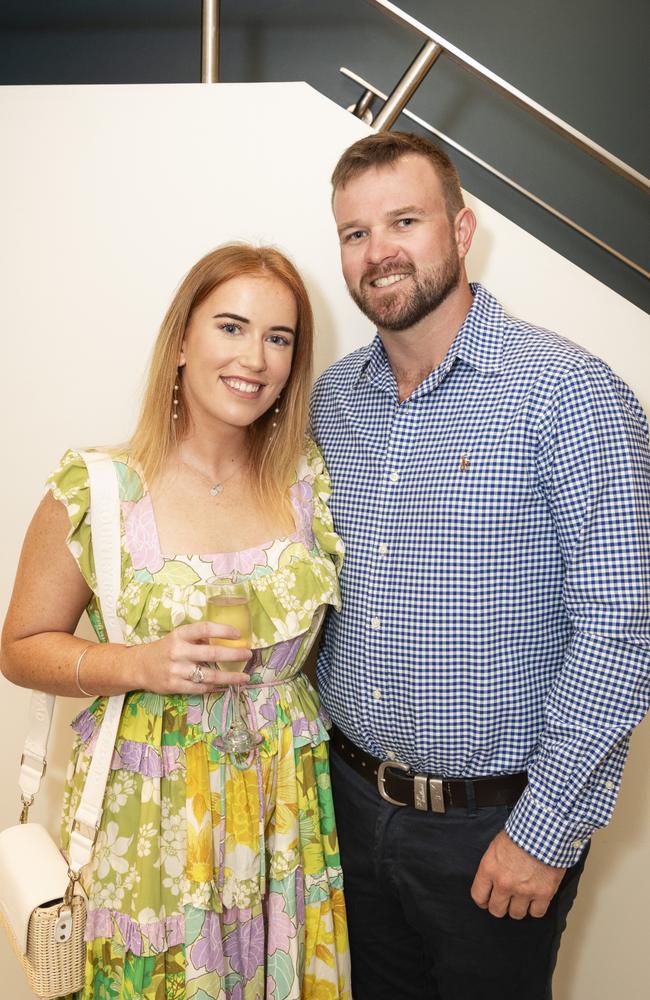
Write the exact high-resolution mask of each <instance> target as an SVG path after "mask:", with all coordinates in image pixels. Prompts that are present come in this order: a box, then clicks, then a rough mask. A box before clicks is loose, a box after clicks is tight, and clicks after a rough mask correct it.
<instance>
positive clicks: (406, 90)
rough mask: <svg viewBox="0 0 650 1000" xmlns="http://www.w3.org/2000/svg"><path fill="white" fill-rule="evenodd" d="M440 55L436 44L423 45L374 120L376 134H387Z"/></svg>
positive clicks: (440, 49) (430, 42)
mask: <svg viewBox="0 0 650 1000" xmlns="http://www.w3.org/2000/svg"><path fill="white" fill-rule="evenodd" d="M441 54H442V46H440V45H438V44H437V43H436V42H432V41H428V42H425V43H424V45H423V46H422V48H421V49H420V51H419V52H418V54H417V56H416V57H415V59H414V60H413V62H412V63H411V65H410V66H409V68H408V69H407V71H406V73H405V74H404V76H403V77H402V79H401V80H400V81H399V83H398V84H397V86H396V87H395V89H394V90H393V92H392V94H390V96H389V97H388V98H387V100H386V103H385V104H384V106H383V108H382V109H381V111H380V112H379V114H378V115H377V117H376V118H375V121H374V127H375V128H376V129H377V131H378V132H387V131H388V130H389V129H390V127H391V125H393V123H394V122H396V121H397V119H398V118H399V116H400V115H401V113H402V111H403V110H404V108H405V107H406V105H407V104H408V102H409V101H410V99H411V97H412V96H413V94H414V93H415V91H416V90H417V89H418V87H419V86H420V84H421V83H422V81H423V80H424V78H425V76H426V75H427V73H428V72H429V70H430V69H431V67H432V66H433V64H434V62H435V61H436V59H437V58H438V56H439V55H441Z"/></svg>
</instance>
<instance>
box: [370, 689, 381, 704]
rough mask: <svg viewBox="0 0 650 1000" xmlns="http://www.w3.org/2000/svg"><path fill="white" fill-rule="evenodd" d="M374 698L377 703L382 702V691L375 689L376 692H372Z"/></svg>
mask: <svg viewBox="0 0 650 1000" xmlns="http://www.w3.org/2000/svg"><path fill="white" fill-rule="evenodd" d="M372 696H373V698H374V699H375V701H381V691H380V690H379V688H375V690H374V691H373V692H372Z"/></svg>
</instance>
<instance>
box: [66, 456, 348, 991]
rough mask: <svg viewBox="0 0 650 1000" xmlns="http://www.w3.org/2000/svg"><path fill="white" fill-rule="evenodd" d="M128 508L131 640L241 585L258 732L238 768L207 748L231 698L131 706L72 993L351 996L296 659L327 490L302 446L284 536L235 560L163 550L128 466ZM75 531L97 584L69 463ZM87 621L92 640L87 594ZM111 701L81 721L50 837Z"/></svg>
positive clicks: (325, 553)
mask: <svg viewBox="0 0 650 1000" xmlns="http://www.w3.org/2000/svg"><path fill="white" fill-rule="evenodd" d="M114 463H115V468H116V470H117V473H118V478H119V488H120V501H121V515H122V516H121V564H122V589H121V593H120V597H119V599H118V605H117V611H118V615H119V617H120V619H121V621H122V625H123V629H124V634H125V641H126V642H127V643H129V644H132V643H140V642H151V641H154V640H156V639H158V638H160V637H161V636H164V635H165V634H166V633H167V632H169V631H170V630H171V629H173V628H175V627H177V626H178V625H182V624H184V623H188V622H193V621H197V620H200V619H202V618H203V616H204V608H205V603H206V594H205V585H206V584H208V583H210V582H214V581H215V580H223V579H224V578H228V579H230V580H232V579H245V580H248V581H249V587H250V592H251V619H252V629H253V641H252V647H253V658H252V660H251V661H250V662H249V665H248V666H247V668H246V669H247V672H248V673H250V674H251V675H252V676H251V684H250V687H249V688H248V689H247V692H246V694H245V695H244V699H245V702H246V703H247V710H248V715H249V719H250V721H251V723H254V725H255V728H256V729H257V731H258V733H259V734H260V736H261V738H262V740H261V743H260V744H259V745H258V747H257V749H256V750H255V751H254V752H251V754H250V755H249V759H248V760H247V761H242V759H241V758H233V759H231V758H230V757H229V756H228V755H227V754H225V753H224V752H222V750H220V749H219V737H220V736H221V734H222V733H223V732H224V730H225V728H227V725H228V723H229V719H230V717H231V713H232V705H231V701H232V693H231V692H230V691H229V690H228V689H227V688H226V689H223V690H221V691H219V692H217V693H215V694H211V695H205V696H203V695H195V696H185V695H172V696H161V695H155V694H152V693H147V692H142V691H134V692H131V693H130V694H128V695H127V696H126V699H125V703H124V709H123V713H122V719H121V722H120V728H119V731H118V736H117V740H116V746H115V752H114V756H113V761H112V766H111V771H110V775H109V779H108V785H107V789H106V795H105V799H104V813H103V817H102V821H101V827H100V830H99V833H98V836H97V840H96V844H95V851H94V855H93V859H92V861H91V862H90V864H89V865H88V867H87V868H86V869H85V870H84V878H83V884H84V888H85V889H86V891H87V893H88V900H89V905H88V923H87V929H86V939H87V963H86V984H85V988H84V989H83V990H82V991H80V993H78V994H76V997H75V1000H264V998H265V1000H294V998H295V1000H298V998H301V997H302V998H305V1000H338V998H341V1000H344V998H345V1000H349V997H350V987H349V955H348V941H347V931H346V921H345V907H344V902H343V886H342V877H341V868H340V861H339V853H338V845H337V839H336V829H335V825H334V815H333V808H332V794H331V787H330V777H329V767H328V751H327V745H328V735H327V725H328V723H327V720H326V718H325V716H324V714H323V712H322V710H321V708H320V706H319V701H318V696H317V695H316V693H315V691H314V689H313V688H312V686H311V684H310V682H309V680H308V679H307V677H306V676H305V675H304V674H303V673H301V666H302V664H303V662H304V660H305V658H306V656H307V653H308V651H309V648H310V647H311V645H312V644H313V641H314V639H315V637H316V634H317V632H318V628H319V626H320V623H321V620H322V617H323V615H324V612H325V609H326V607H327V605H333V606H334V607H338V601H339V590H338V580H337V568H338V566H339V563H340V559H341V556H342V552H343V546H342V543H341V541H340V539H339V538H338V537H337V535H336V534H334V531H333V528H332V521H331V518H330V514H329V511H328V508H327V506H326V503H325V501H326V498H327V495H328V487H329V482H328V479H327V475H326V473H325V471H324V469H323V463H322V460H321V458H320V454H319V453H318V451H317V449H316V447H315V446H314V445H313V444H312V443H311V442H308V444H307V446H306V449H305V454H304V455H303V457H302V458H301V460H300V463H299V467H298V469H297V474H296V481H295V483H294V484H293V486H292V487H291V490H290V494H291V501H292V504H293V509H294V513H295V520H296V525H297V528H296V531H295V532H294V533H293V534H292V535H290V536H289V537H287V538H283V539H276V540H274V541H272V542H269V543H267V544H264V545H260V546H258V547H256V548H252V549H247V550H245V551H241V552H236V553H222V554H209V555H172V556H166V555H163V554H162V553H161V551H160V545H159V542H158V532H157V529H156V522H155V517H154V511H153V508H152V503H151V496H150V494H149V491H148V489H147V486H146V483H145V482H144V480H143V477H142V475H141V473H140V472H139V471H138V469H137V468H136V467H135V466H134V464H133V462H132V461H131V460H130V458H129V456H128V455H127V454H123V455H118V456H115V457H114ZM48 487H49V488H50V489H51V491H52V493H53V495H54V496H55V497H56V498H57V499H58V500H61V501H62V502H63V503H64V505H65V507H66V509H67V512H68V516H69V518H70V522H71V529H70V534H69V537H68V546H69V548H70V551H71V552H72V555H73V556H74V557H75V559H76V561H77V564H78V566H79V568H80V570H81V572H82V574H83V576H84V578H85V579H86V581H87V583H88V585H89V586H90V588H91V589H93V590H94V587H95V578H94V564H93V558H92V550H91V543H90V524H89V516H88V515H89V504H90V495H89V489H88V475H87V470H86V466H85V464H84V462H83V460H82V458H81V457H80V455H79V453H78V452H74V451H68V452H66V454H65V455H64V457H63V459H62V461H61V465H60V467H59V468H58V469H57V470H56V471H55V472H54V473H53V474H52V476H51V477H50V479H49V480H48ZM88 613H89V617H90V620H91V622H92V624H93V627H94V629H95V631H96V633H97V635H98V637H99V639H100V640H104V639H105V632H104V627H103V623H102V619H101V613H100V609H99V605H98V602H97V600H96V598H95V596H94V595H93V597H92V598H91V601H90V603H89V605H88ZM105 705H106V699H104V698H97V699H95V701H94V702H93V703H92V704H91V705H90V706H89V707H88V708H87V709H86V710H84V711H83V712H81V714H80V715H79V716H78V717H77V718H76V719H75V721H74V722H73V728H74V729H75V730H76V733H77V740H76V743H75V748H74V750H73V754H72V759H71V762H70V767H69V772H68V775H67V780H66V791H65V796H64V806H63V821H62V844H63V849H64V851H66V850H67V848H68V844H69V835H70V828H71V825H72V820H73V817H74V814H75V811H76V808H77V805H78V802H79V797H80V794H81V789H82V787H83V783H84V779H85V775H86V773H87V770H88V765H89V760H90V757H91V755H92V752H93V746H94V743H95V741H96V739H97V733H98V725H99V723H100V722H101V719H102V716H103V713H104V709H105Z"/></svg>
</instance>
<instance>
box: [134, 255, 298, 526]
mask: <svg viewBox="0 0 650 1000" xmlns="http://www.w3.org/2000/svg"><path fill="white" fill-rule="evenodd" d="M246 275H249V276H251V277H267V278H268V277H273V278H277V280H278V281H281V282H282V283H283V284H284V285H286V287H287V288H288V289H289V290H290V291H291V292H292V294H293V296H294V298H295V300H296V307H297V311H298V322H297V328H296V337H295V340H294V348H293V357H292V361H291V371H290V374H289V379H288V381H287V384H286V385H285V387H284V389H283V390H282V396H281V399H280V403H279V406H280V412H279V413H277V414H276V413H274V407H273V406H271V407H270V409H269V410H267V411H266V413H264V414H262V416H261V417H259V418H258V419H257V420H256V421H255V422H254V423H253V424H251V426H250V427H249V428H248V434H249V455H250V469H251V475H252V481H253V485H254V488H255V492H256V495H257V497H258V499H259V500H260V501H264V503H265V505H268V506H270V507H271V509H274V510H276V511H278V512H285V513H286V512H287V511H288V506H287V500H286V495H287V493H286V491H287V487H288V486H289V485H290V483H291V481H292V479H293V476H294V474H295V469H296V462H297V460H298V458H299V455H300V452H301V450H302V447H303V443H304V435H305V429H306V425H307V414H308V407H309V391H310V387H311V376H312V353H313V327H314V321H313V315H312V311H311V305H310V302H309V296H308V295H307V290H306V288H305V286H304V284H303V281H302V278H301V277H300V275H299V274H298V272H297V270H296V268H295V267H294V266H293V264H292V263H291V262H290V261H289V260H287V258H286V257H285V256H284V255H283V254H281V253H280V251H279V250H276V249H275V248H274V247H253V246H249V245H248V244H245V243H232V244H228V245H226V246H222V247H218V248H217V249H216V250H213V251H212V252H211V253H208V254H206V256H205V257H202V258H201V260H199V261H198V262H197V263H196V264H195V265H194V267H192V269H191V270H190V271H189V273H188V274H187V275H186V277H185V278H184V279H183V281H182V282H181V284H180V285H179V287H178V290H177V292H176V294H175V295H174V298H173V300H172V303H171V305H170V307H169V309H168V310H167V314H166V316H165V318H164V320H163V322H162V325H161V327H160V332H159V334H158V337H157V340H156V343H155V345H154V349H153V356H152V359H151V365H150V367H149V376H148V380H147V387H146V389H145V394H144V399H143V401H142V409H141V411H140V417H139V419H138V423H137V426H136V429H135V432H134V434H133V436H132V438H131V441H130V443H129V451H130V453H131V455H132V457H133V458H134V459H135V461H136V462H138V464H139V465H140V466H141V468H142V470H143V472H144V474H145V477H146V478H147V480H148V481H149V482H152V481H153V480H154V479H155V478H156V476H157V475H158V474H159V473H160V472H161V470H162V469H163V467H164V465H165V463H166V461H167V459H168V457H169V455H170V453H171V452H172V451H173V450H174V448H175V447H176V446H177V445H178V444H180V442H181V441H182V440H183V439H184V438H185V437H186V435H187V433H188V431H189V429H190V419H191V418H190V415H189V413H188V410H187V406H186V404H185V401H184V398H183V393H182V391H181V392H179V393H178V406H177V407H176V411H177V414H178V419H176V420H174V419H173V410H174V405H173V399H174V385H175V384H176V382H177V380H178V379H179V377H180V374H179V369H178V359H179V356H180V353H181V345H182V342H183V338H184V336H185V331H186V329H187V325H188V323H189V320H190V316H191V314H192V311H193V310H194V309H196V308H197V307H198V306H200V305H201V303H202V302H204V301H205V299H206V298H207V297H208V296H209V295H211V294H212V292H213V291H214V290H215V288H217V287H218V286H219V285H222V284H224V282H226V281H230V279H231V278H241V277H244V276H246ZM273 422H275V424H276V426H275V427H272V426H271V425H272V423H273Z"/></svg>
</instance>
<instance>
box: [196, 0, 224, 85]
mask: <svg viewBox="0 0 650 1000" xmlns="http://www.w3.org/2000/svg"><path fill="white" fill-rule="evenodd" d="M219 7H220V0H203V22H202V33H201V83H219Z"/></svg>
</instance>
